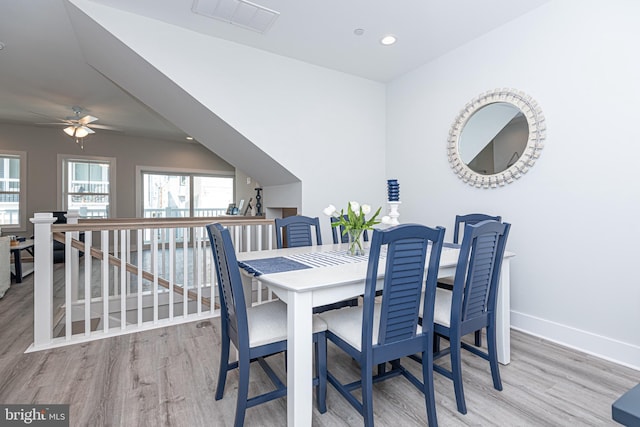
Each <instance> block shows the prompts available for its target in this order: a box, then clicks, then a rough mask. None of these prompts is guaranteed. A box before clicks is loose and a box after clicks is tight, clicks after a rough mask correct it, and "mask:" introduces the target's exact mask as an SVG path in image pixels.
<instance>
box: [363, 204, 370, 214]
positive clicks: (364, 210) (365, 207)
mask: <svg viewBox="0 0 640 427" xmlns="http://www.w3.org/2000/svg"><path fill="white" fill-rule="evenodd" d="M362 213H363V214H365V215H369V214H370V213H371V206H369V205H362Z"/></svg>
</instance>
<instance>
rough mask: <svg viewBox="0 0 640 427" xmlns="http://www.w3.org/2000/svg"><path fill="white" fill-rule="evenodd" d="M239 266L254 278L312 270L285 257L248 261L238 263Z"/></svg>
mask: <svg viewBox="0 0 640 427" xmlns="http://www.w3.org/2000/svg"><path fill="white" fill-rule="evenodd" d="M238 266H240V268H243V269H245V270H246V271H248V272H249V273H250V274H253V275H254V276H261V275H263V274H271V273H282V272H284V271H293V270H303V269H305V268H311V267H310V266H308V265H304V264H302V263H300V262H298V261H294V260H291V259H288V258H285V257H281V256H278V257H274V258H261V259H249V260H246V261H238Z"/></svg>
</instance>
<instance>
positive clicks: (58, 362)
mask: <svg viewBox="0 0 640 427" xmlns="http://www.w3.org/2000/svg"><path fill="white" fill-rule="evenodd" d="M32 290H33V276H29V277H27V278H26V279H25V281H24V282H23V283H22V284H13V285H12V287H11V289H9V291H8V292H7V294H6V295H5V297H4V298H3V299H1V300H0V324H2V325H3V327H2V330H1V331H0V403H2V404H14V403H15V404H30V403H37V404H48V403H51V404H53V403H68V404H70V405H71V407H70V422H71V425H72V426H185V427H186V426H188V427H199V426H231V425H233V417H234V411H235V393H236V385H237V375H235V374H231V375H229V377H228V379H227V388H226V390H225V396H224V399H222V400H220V401H217V402H216V401H215V400H214V392H215V385H216V379H217V371H218V342H219V336H220V333H219V327H220V323H219V320H218V319H213V320H211V321H204V322H198V323H190V324H185V325H179V326H174V327H168V328H163V329H157V330H154V331H149V332H143V333H138V334H132V335H125V336H121V337H116V338H110V339H107V340H101V341H95V342H91V343H87V344H77V345H73V346H69V347H65V348H60V349H54V350H50V351H41V352H35V353H29V354H24V351H25V350H26V349H27V347H28V346H29V345H30V344H31V342H32V337H33V299H32V295H33V294H32ZM511 337H512V362H511V364H509V365H508V366H502V367H501V374H502V381H503V386H504V390H503V391H502V392H498V391H496V390H494V389H493V386H492V382H491V375H490V372H489V367H488V363H486V362H485V361H484V360H482V359H479V358H477V357H475V356H473V355H471V354H468V353H466V354H464V366H463V372H464V387H465V394H466V398H467V408H468V413H467V414H466V415H461V414H459V413H458V412H457V411H456V405H455V397H454V393H453V386H452V384H451V381H449V380H448V379H446V378H444V377H442V376H440V375H438V374H436V376H435V379H436V384H435V387H436V399H437V415H438V422H439V424H440V425H441V426H604V425H612V426H613V425H618V424H616V423H614V422H613V421H612V420H611V403H612V402H613V401H614V400H615V399H617V398H618V397H619V396H620V395H621V394H622V393H623V392H625V391H626V390H628V389H629V388H631V387H632V386H634V385H636V384H637V383H638V382H640V372H638V371H635V370H632V369H629V368H625V367H622V366H619V365H616V364H613V363H610V362H606V361H603V360H600V359H597V358H594V357H591V356H588V355H585V354H582V353H579V352H576V351H573V350H570V349H567V348H564V347H561V346H558V345H555V344H552V343H549V342H546V341H544V340H541V339H538V338H535V337H531V336H529V335H526V334H522V333H519V332H515V331H513V332H512V333H511ZM405 364H406V365H408V366H411V367H412V369H413V370H414V371H415V373H416V374H419V372H420V368H419V366H418V365H416V364H412V362H410V361H407V362H406V363H405ZM272 365H274V367H275V368H276V370H277V371H278V372H279V373H281V374H283V367H284V361H283V359H282V358H281V357H276V358H274V359H273V360H272ZM329 369H330V370H331V371H332V372H334V373H335V374H336V375H338V376H339V377H340V378H343V379H346V378H350V377H352V378H354V379H355V378H356V376H357V375H358V368H357V366H356V364H355V363H354V362H353V361H352V360H351V359H350V358H349V357H346V356H345V355H344V354H343V353H341V352H339V351H338V350H337V349H335V348H334V347H332V346H331V345H330V347H329ZM251 375H252V384H251V386H250V393H255V392H259V391H261V390H266V389H267V388H268V387H269V385H268V381H267V379H266V376H265V375H264V374H263V373H262V371H261V370H260V369H259V368H257V369H254V370H252V371H251ZM374 389H375V391H374V411H375V422H376V425H378V426H394V427H400V426H403V427H404V426H421V425H425V424H426V414H425V404H424V398H423V396H422V394H420V393H419V392H418V391H417V390H416V389H415V388H414V387H413V386H412V385H410V384H409V383H408V382H407V381H406V380H404V379H403V378H401V377H398V378H394V379H392V380H388V381H385V382H382V383H379V384H376V385H375V386H374ZM327 405H328V411H327V413H325V414H320V413H318V412H317V411H315V410H314V413H313V424H314V426H359V425H362V418H361V417H360V415H359V414H358V413H357V412H356V411H355V410H353V409H352V408H351V406H349V405H348V404H347V403H346V402H345V400H344V399H343V398H342V397H341V396H340V395H339V394H338V393H337V392H336V391H335V389H333V388H332V387H331V386H329V387H328V396H327ZM285 424H286V399H285V398H283V399H279V400H277V401H273V402H270V403H267V404H264V405H260V406H258V407H255V408H252V409H249V410H248V411H247V418H246V423H245V425H246V426H283V425H285Z"/></svg>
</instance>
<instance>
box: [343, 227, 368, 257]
mask: <svg viewBox="0 0 640 427" xmlns="http://www.w3.org/2000/svg"><path fill="white" fill-rule="evenodd" d="M363 231H364V230H359V229H358V230H356V229H354V230H347V235H348V236H349V250H348V251H347V254H349V255H351V256H361V255H364V243H363V239H362V232H363Z"/></svg>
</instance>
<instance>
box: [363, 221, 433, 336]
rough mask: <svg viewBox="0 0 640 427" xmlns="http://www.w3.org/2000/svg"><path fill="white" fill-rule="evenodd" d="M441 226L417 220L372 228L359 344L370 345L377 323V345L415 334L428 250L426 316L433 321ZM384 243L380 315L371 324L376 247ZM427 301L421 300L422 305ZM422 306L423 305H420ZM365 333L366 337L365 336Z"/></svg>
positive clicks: (378, 256)
mask: <svg viewBox="0 0 640 427" xmlns="http://www.w3.org/2000/svg"><path fill="white" fill-rule="evenodd" d="M444 234H445V230H444V228H442V227H438V228H435V229H434V228H429V227H426V226H423V225H417V224H403V225H399V226H397V227H393V228H390V229H387V230H374V232H373V236H372V239H371V247H370V252H369V265H368V269H367V279H366V286H365V296H364V306H363V312H364V316H365V317H366V318H365V319H363V325H364V327H363V334H362V340H363V342H362V346H363V347H362V348H365V346H367V345H369V346H370V345H371V332H372V328H373V327H378V345H379V346H382V345H386V344H393V343H397V342H400V341H403V340H407V339H411V338H414V337H416V330H417V326H418V320H419V311H420V310H419V308H420V307H419V304H420V296H421V293H422V289H423V285H425V263H426V258H427V255H428V254H429V264H428V270H427V273H426V278H427V279H426V287H427V289H429V288H431V292H428V294H429V297H428V298H425V300H426V299H429V300H430V307H425V308H426V311H424V314H426V316H427V318H428V319H429V318H430V319H431V323H433V301H434V299H435V288H436V282H437V275H438V267H439V264H440V253H441V251H442V244H443V241H444ZM383 245H387V254H386V261H385V275H384V288H383V292H382V306H381V315H380V321H379V324H378V325H373V305H374V304H375V296H376V283H377V276H378V265H379V258H380V250H381V247H382V246H383ZM427 305H428V303H427V301H425V306H427ZM423 310H424V309H423ZM367 337H368V338H367Z"/></svg>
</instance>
